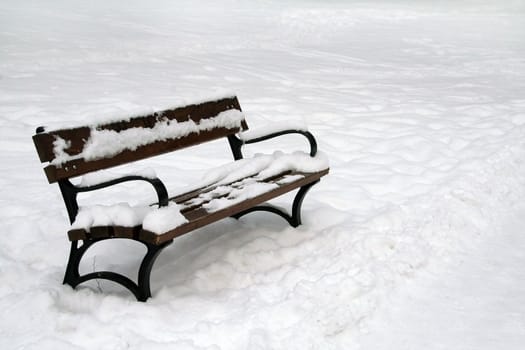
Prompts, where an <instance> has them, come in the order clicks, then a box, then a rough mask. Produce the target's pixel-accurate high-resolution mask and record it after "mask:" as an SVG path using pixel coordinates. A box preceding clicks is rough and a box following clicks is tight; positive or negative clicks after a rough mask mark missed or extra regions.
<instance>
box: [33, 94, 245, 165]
mask: <svg viewBox="0 0 525 350" xmlns="http://www.w3.org/2000/svg"><path fill="white" fill-rule="evenodd" d="M232 109H237V110H239V111H240V110H241V107H240V105H239V101H238V100H237V97H228V98H223V99H221V100H218V101H208V102H204V103H201V104H193V105H188V106H184V107H179V108H175V109H171V110H165V111H162V112H157V113H153V114H150V115H146V116H138V117H133V118H130V119H128V120H123V121H118V122H111V123H106V124H100V125H96V128H97V130H113V131H117V132H118V131H122V130H126V129H129V128H137V127H141V128H152V127H154V126H155V124H156V123H157V122H158V121H159V120H166V119H167V120H176V121H177V122H185V121H187V120H188V119H191V120H193V121H194V122H196V123H198V122H199V121H200V120H202V119H206V118H212V117H215V116H217V115H218V114H219V113H221V112H224V111H228V110H232ZM247 128H248V126H247V124H246V122H245V121H243V123H242V129H243V130H244V129H247ZM39 129H42V130H45V128H42V127H41V128H39ZM89 135H90V126H89V125H85V126H81V127H76V128H71V129H60V130H53V131H49V132H45V131H43V132H38V133H37V134H36V135H34V136H33V142H34V144H35V147H36V149H37V152H38V155H39V157H40V161H41V162H42V163H43V162H50V161H52V160H53V159H55V154H54V151H53V142H54V141H55V139H56V138H57V137H60V138H62V139H63V140H65V141H67V142H69V143H70V147H69V148H68V149H67V150H66V152H67V153H68V154H69V155H71V156H74V155H77V154H80V153H81V152H82V150H83V148H84V143H85V142H86V141H87V140H88V139H89Z"/></svg>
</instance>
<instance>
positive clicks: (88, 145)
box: [33, 96, 329, 301]
mask: <svg viewBox="0 0 525 350" xmlns="http://www.w3.org/2000/svg"><path fill="white" fill-rule="evenodd" d="M247 129H248V125H247V123H246V121H245V117H244V114H243V112H242V111H241V108H240V105H239V102H238V100H237V98H236V97H235V96H226V97H223V98H219V99H217V100H212V101H204V102H201V103H198V104H192V105H187V106H181V107H176V108H173V109H168V110H165V111H162V112H156V113H153V114H149V115H145V116H132V117H129V118H123V119H116V120H115V119H114V120H109V121H105V122H101V123H95V124H92V125H83V126H78V127H71V128H65V129H58V130H46V129H45V128H44V127H39V128H38V129H37V133H36V134H35V135H34V136H33V141H34V144H35V147H36V149H37V152H38V155H39V157H40V160H41V161H42V162H47V163H48V165H47V166H46V167H45V168H44V170H45V173H46V176H47V179H48V181H49V183H55V182H57V183H58V185H59V188H60V191H61V192H62V197H63V199H64V202H65V205H66V208H67V211H68V214H69V219H70V222H71V224H72V226H71V229H70V230H69V232H68V236H69V239H70V241H71V251H70V257H69V261H68V265H67V268H66V273H65V277H64V283H66V284H69V285H71V286H72V287H76V286H77V285H78V284H80V283H83V282H85V281H88V280H90V279H97V278H103V279H107V280H111V281H113V282H116V283H119V284H121V285H122V286H124V287H126V288H128V289H129V290H130V291H131V292H132V293H133V294H134V295H135V297H136V298H137V300H140V301H145V300H147V299H148V298H149V297H151V290H150V283H149V279H150V273H151V269H152V267H153V264H154V262H155V259H156V257H157V256H158V254H159V253H160V251H161V250H162V249H164V248H165V247H166V246H167V245H169V244H170V243H171V242H172V241H173V239H174V238H175V237H177V236H180V235H182V234H185V233H188V232H190V231H192V230H195V229H197V228H199V227H203V226H205V225H208V224H211V223H213V222H215V221H217V220H220V219H223V218H226V217H235V218H239V217H241V216H243V215H245V214H248V213H251V212H253V211H267V212H270V213H274V214H277V215H279V216H281V217H282V218H284V219H285V220H286V221H287V222H288V223H289V224H290V225H291V226H293V227H296V226H298V225H300V224H301V205H302V201H303V199H304V197H305V195H306V193H307V192H308V190H309V189H310V188H311V187H312V186H313V185H315V184H316V183H317V182H319V180H320V178H321V177H322V176H324V175H326V174H328V171H329V169H328V162H327V160H326V159H325V158H324V157H323V156H322V155H318V154H317V142H316V140H315V138H314V137H313V135H312V134H311V133H310V132H308V130H307V129H306V128H305V127H304V126H299V127H297V128H295V129H286V128H285V129H275V128H272V130H271V131H270V133H268V134H266V133H261V132H255V133H254V132H252V133H243V131H246V130H247ZM285 134H299V135H302V136H304V137H306V139H307V140H308V142H309V144H310V152H309V153H304V152H295V153H289V154H286V153H282V152H280V151H279V152H275V153H274V154H271V155H259V156H256V157H254V158H251V159H244V157H243V154H242V147H243V146H244V145H246V144H253V143H257V142H260V141H265V140H269V139H273V138H275V137H278V136H281V135H285ZM216 139H227V141H228V143H229V145H230V148H231V151H232V154H233V158H234V160H235V161H234V162H233V163H231V164H228V165H225V166H222V167H220V168H218V169H214V170H212V171H210V172H208V173H207V174H206V175H205V176H204V178H203V180H202V181H201V182H200V183H198V184H196V185H195V186H193V188H192V190H190V191H187V192H185V193H183V194H180V195H177V196H174V197H169V196H168V190H167V189H166V186H165V185H164V183H163V182H162V181H161V180H160V179H158V178H157V177H156V175H155V173H154V172H152V171H148V172H141V173H136V174H130V175H125V176H121V177H116V178H114V177H111V176H109V177H104V176H103V177H102V181H92V180H88V179H83V180H82V181H80V183H79V184H77V185H75V184H73V183H72V182H71V181H70V179H71V178H74V177H78V176H81V175H86V176H89V174H90V173H93V172H95V171H99V170H106V169H108V168H111V167H114V166H117V165H121V164H125V163H131V162H136V161H139V160H142V159H145V158H149V157H152V156H156V155H160V154H163V153H167V152H173V151H177V150H179V149H182V148H186V147H189V146H195V145H198V144H200V143H203V142H207V141H212V140H216ZM179 166H180V165H179ZM127 181H145V182H148V183H149V184H151V185H152V186H153V189H154V190H155V192H156V194H157V198H158V202H157V203H155V204H153V205H144V206H137V207H131V206H130V205H129V204H128V203H118V204H115V205H111V206H103V205H94V206H90V207H79V204H78V201H77V196H78V194H79V193H82V192H89V191H95V190H99V189H102V188H106V187H109V186H113V185H116V184H119V183H122V182H127ZM296 189H298V191H297V193H296V195H295V198H294V200H293V203H292V211H291V214H289V213H287V212H286V211H284V210H282V209H281V208H277V207H274V206H272V205H270V204H267V203H266V202H267V201H269V200H271V199H273V198H275V197H278V196H280V195H282V194H285V193H288V192H290V191H293V190H296ZM111 238H128V239H133V240H136V241H139V242H141V243H142V244H144V245H145V246H146V247H147V252H146V254H145V256H144V258H143V260H142V263H141V266H140V268H139V273H138V281H137V282H134V281H132V280H131V279H129V278H128V277H125V276H123V275H120V274H118V273H115V272H109V271H97V272H92V273H89V274H86V275H80V273H79V269H78V268H79V264H80V260H81V259H82V257H83V255H84V253H85V252H86V251H87V250H88V249H89V247H90V246H91V245H93V244H95V243H97V242H99V241H101V240H105V239H111ZM79 241H82V244H81V245H79Z"/></svg>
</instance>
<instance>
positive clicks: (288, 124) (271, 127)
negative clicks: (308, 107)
mask: <svg viewBox="0 0 525 350" xmlns="http://www.w3.org/2000/svg"><path fill="white" fill-rule="evenodd" d="M287 130H298V131H308V126H307V125H306V124H305V123H304V121H299V120H285V121H279V122H278V123H272V124H268V125H265V126H264V127H258V128H257V129H251V130H250V129H248V130H246V131H242V132H240V133H239V138H240V139H241V140H243V141H248V140H253V139H256V138H259V137H262V136H266V135H270V134H274V133H278V132H281V131H287Z"/></svg>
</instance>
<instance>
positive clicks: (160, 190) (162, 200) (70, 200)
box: [59, 175, 169, 223]
mask: <svg viewBox="0 0 525 350" xmlns="http://www.w3.org/2000/svg"><path fill="white" fill-rule="evenodd" d="M127 181H146V182H149V183H150V184H151V185H152V186H153V188H154V189H155V192H156V193H157V197H158V199H159V207H166V206H168V203H169V198H168V190H167V189H166V186H165V185H164V183H163V182H162V181H161V180H160V179H158V178H148V177H144V176H140V175H127V176H123V177H120V178H117V179H112V180H109V181H105V182H101V183H98V184H96V185H91V186H75V185H74V184H72V183H71V181H69V180H62V181H59V186H60V190H61V191H62V197H63V198H64V201H65V203H66V208H67V212H68V214H69V220H70V221H71V223H73V221H75V218H76V216H77V213H78V203H77V194H78V193H81V192H90V191H96V190H100V189H102V188H106V187H110V186H113V185H117V184H119V183H122V182H127Z"/></svg>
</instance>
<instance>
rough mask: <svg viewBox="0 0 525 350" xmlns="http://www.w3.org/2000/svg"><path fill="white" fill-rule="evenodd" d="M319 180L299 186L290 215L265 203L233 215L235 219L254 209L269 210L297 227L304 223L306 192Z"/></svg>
mask: <svg viewBox="0 0 525 350" xmlns="http://www.w3.org/2000/svg"><path fill="white" fill-rule="evenodd" d="M318 182H319V180H317V181H314V182H311V183H309V184H307V185H304V186H302V187H301V188H299V191H298V192H297V194H296V195H295V198H294V200H293V204H292V215H290V214H288V213H286V212H285V211H283V210H282V209H280V208H277V207H275V206H272V205H270V204H263V205H257V206H255V207H252V208H249V209H246V210H244V211H241V212H240V213H237V214H235V215H233V217H234V218H235V219H239V218H240V217H241V216H244V215H246V214H248V213H251V212H254V211H267V212H270V213H274V214H277V215H279V216H280V217H282V218H283V219H285V220H286V221H288V223H289V224H290V226H292V227H297V226H299V225H301V223H302V220H301V206H302V205H303V200H304V197H305V196H306V194H307V193H308V191H309V190H310V188H312V186H313V185H315V184H316V183H318Z"/></svg>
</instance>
